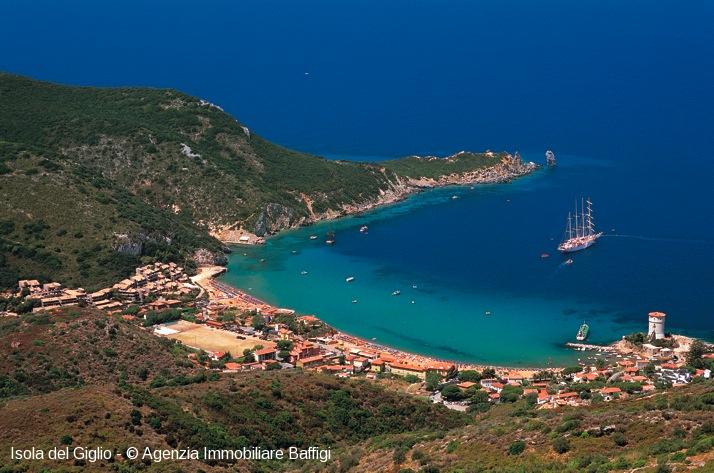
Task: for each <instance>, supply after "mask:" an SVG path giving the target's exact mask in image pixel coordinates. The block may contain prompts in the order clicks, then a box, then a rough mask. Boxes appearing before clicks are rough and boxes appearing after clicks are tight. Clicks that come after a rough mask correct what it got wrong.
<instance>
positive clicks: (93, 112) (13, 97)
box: [0, 73, 498, 289]
mask: <svg viewBox="0 0 714 473" xmlns="http://www.w3.org/2000/svg"><path fill="white" fill-rule="evenodd" d="M0 100H1V104H2V109H1V110H0V111H1V113H0V201H2V202H3V203H5V205H3V206H0V288H2V287H10V286H12V285H13V284H15V283H16V281H17V279H18V278H20V277H23V278H28V277H31V278H36V279H40V280H42V281H45V280H48V279H54V280H59V281H61V282H63V283H65V284H67V285H70V286H84V287H85V288H86V289H96V288H98V287H100V286H105V285H108V284H109V283H111V282H115V281H116V280H117V279H119V278H120V277H123V276H125V275H127V274H129V273H130V272H131V271H132V269H133V268H134V267H136V266H137V265H139V264H140V263H147V262H152V261H156V260H161V261H176V262H179V263H180V264H182V265H184V266H185V267H187V268H188V269H189V270H191V268H192V267H193V266H194V254H195V252H196V251H197V250H199V249H205V250H208V255H212V256H211V257H212V258H214V259H218V260H219V261H221V258H222V257H223V256H222V247H221V245H220V243H219V242H218V241H216V240H215V239H213V238H212V237H210V236H209V235H208V225H211V226H213V227H225V226H229V225H235V224H239V225H242V226H243V227H244V228H247V229H250V230H252V231H253V232H254V233H256V234H259V235H263V234H266V233H272V232H275V231H278V230H281V229H282V228H284V227H285V226H292V225H297V224H300V223H301V222H305V221H306V220H309V219H310V218H313V214H312V213H311V212H314V213H315V214H320V213H322V212H325V211H328V210H331V211H338V212H341V211H342V209H343V206H345V205H353V204H364V203H366V202H374V201H375V199H377V197H378V196H379V195H380V193H381V192H383V191H385V190H395V191H397V192H405V191H406V190H407V189H406V188H405V187H404V185H403V184H400V183H399V182H398V181H399V179H398V174H404V175H410V176H416V175H424V176H427V175H428V176H437V175H439V174H443V173H452V172H465V171H468V170H472V169H478V168H482V167H484V166H488V165H489V164H490V163H493V164H495V163H497V162H498V155H495V157H493V158H490V157H487V156H486V155H479V154H471V153H466V154H463V155H459V156H458V157H456V158H449V159H436V160H428V161H421V160H416V159H415V158H406V159H403V160H396V161H390V162H388V163H381V164H366V163H352V162H346V161H340V162H335V161H328V160H325V159H322V158H319V157H316V156H311V155H308V154H305V153H300V152H296V151H291V150H288V149H285V148H282V147H280V146H277V145H274V144H272V143H270V142H268V141H266V140H264V139H263V138H261V137H260V136H258V135H256V134H255V133H253V132H250V131H246V130H247V129H245V130H244V128H243V127H242V125H241V124H240V123H238V122H237V121H236V120H235V119H234V118H233V117H231V116H230V115H228V114H226V113H224V112H223V111H221V110H219V109H218V108H216V107H214V106H211V105H209V104H206V103H203V102H201V101H200V100H198V99H196V98H194V97H190V96H188V95H186V94H182V93H180V92H177V91H174V90H165V89H139V88H117V89H99V88H91V87H67V86H61V85H56V84H50V83H45V82H38V81H33V80H30V79H27V78H23V77H18V76H14V75H10V74H2V73H0ZM309 206H310V207H309ZM78 216H81V218H77V217H78ZM203 254H204V255H206V253H205V252H204V253H203Z"/></svg>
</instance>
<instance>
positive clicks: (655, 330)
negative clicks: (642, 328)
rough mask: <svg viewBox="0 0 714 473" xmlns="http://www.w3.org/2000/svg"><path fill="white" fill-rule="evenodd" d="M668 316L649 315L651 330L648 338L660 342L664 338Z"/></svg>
mask: <svg viewBox="0 0 714 473" xmlns="http://www.w3.org/2000/svg"><path fill="white" fill-rule="evenodd" d="M666 316H667V314H665V313H664V312H650V313H649V330H648V331H647V337H648V338H650V339H655V340H660V339H662V338H664V319H665V317H666Z"/></svg>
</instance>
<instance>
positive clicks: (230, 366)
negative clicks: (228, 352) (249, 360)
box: [223, 361, 242, 373]
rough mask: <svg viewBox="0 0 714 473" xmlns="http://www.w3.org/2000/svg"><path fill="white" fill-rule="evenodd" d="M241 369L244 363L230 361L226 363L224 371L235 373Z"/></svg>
mask: <svg viewBox="0 0 714 473" xmlns="http://www.w3.org/2000/svg"><path fill="white" fill-rule="evenodd" d="M241 369H242V365H241V364H240V363H233V362H232V361H229V362H228V363H226V366H225V369H224V370H223V371H227V372H229V373H235V372H237V371H240V370H241Z"/></svg>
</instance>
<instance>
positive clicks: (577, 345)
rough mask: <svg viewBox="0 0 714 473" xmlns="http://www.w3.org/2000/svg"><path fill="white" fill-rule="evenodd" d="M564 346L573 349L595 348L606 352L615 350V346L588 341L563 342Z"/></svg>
mask: <svg viewBox="0 0 714 473" xmlns="http://www.w3.org/2000/svg"><path fill="white" fill-rule="evenodd" d="M565 346H566V347H568V348H573V349H575V350H596V351H607V352H613V351H615V347H611V346H606V345H591V344H588V343H573V342H568V343H566V344H565Z"/></svg>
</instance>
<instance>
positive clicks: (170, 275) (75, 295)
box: [14, 263, 198, 312]
mask: <svg viewBox="0 0 714 473" xmlns="http://www.w3.org/2000/svg"><path fill="white" fill-rule="evenodd" d="M196 289H198V288H197V286H195V285H193V284H191V283H190V280H189V277H188V275H187V274H186V273H185V272H184V270H183V268H182V267H181V266H178V265H177V264H176V263H154V264H149V265H146V266H141V267H139V268H136V271H135V274H134V275H133V276H131V277H129V278H126V279H124V280H122V281H120V282H118V283H116V284H114V285H113V286H112V287H107V288H104V289H100V290H98V291H96V292H91V293H90V292H87V291H85V290H84V289H83V288H81V287H80V288H76V289H72V288H67V287H64V286H63V285H62V284H60V283H58V282H48V283H44V284H43V283H40V282H39V281H38V280H36V279H22V280H20V281H18V289H17V292H16V294H14V295H15V296H18V297H22V298H24V299H26V300H29V299H34V300H35V301H37V303H36V306H35V307H34V308H33V311H35V312H37V311H41V310H47V309H54V308H59V307H66V306H73V305H80V304H84V305H87V306H91V307H95V308H98V309H105V310H112V309H119V308H121V307H124V306H125V305H127V304H132V303H143V302H144V301H145V299H147V298H149V297H150V296H155V297H161V296H167V295H174V296H176V295H186V294H190V293H191V292H192V291H194V290H196ZM153 298H154V297H152V299H153ZM154 302H155V301H154ZM154 302H149V303H148V304H149V305H151V304H153V303H154ZM152 308H154V307H152Z"/></svg>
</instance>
